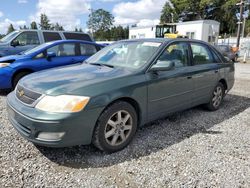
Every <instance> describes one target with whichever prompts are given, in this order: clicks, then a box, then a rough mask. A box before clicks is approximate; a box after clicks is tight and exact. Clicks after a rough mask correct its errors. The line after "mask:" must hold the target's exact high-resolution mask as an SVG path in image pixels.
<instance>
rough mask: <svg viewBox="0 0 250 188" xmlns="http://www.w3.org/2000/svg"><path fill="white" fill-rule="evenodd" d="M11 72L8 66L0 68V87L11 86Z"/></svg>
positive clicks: (7, 87) (6, 87) (8, 87)
mask: <svg viewBox="0 0 250 188" xmlns="http://www.w3.org/2000/svg"><path fill="white" fill-rule="evenodd" d="M12 72H13V71H12V70H11V69H10V68H8V67H4V68H0V89H10V88H11V87H12V74H13V73H12Z"/></svg>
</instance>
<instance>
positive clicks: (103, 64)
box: [89, 63, 114, 68]
mask: <svg viewBox="0 0 250 188" xmlns="http://www.w3.org/2000/svg"><path fill="white" fill-rule="evenodd" d="M89 64H90V65H97V66H106V67H109V68H114V66H113V65H109V64H105V63H89Z"/></svg>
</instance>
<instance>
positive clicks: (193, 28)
mask: <svg viewBox="0 0 250 188" xmlns="http://www.w3.org/2000/svg"><path fill="white" fill-rule="evenodd" d="M176 30H177V31H178V33H179V34H181V35H186V36H187V37H188V38H191V39H198V40H203V41H205V42H209V43H217V42H218V38H219V32H220V23H219V22H217V21H214V20H197V21H191V22H181V23H177V26H176Z"/></svg>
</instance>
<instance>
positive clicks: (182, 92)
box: [146, 42, 194, 120]
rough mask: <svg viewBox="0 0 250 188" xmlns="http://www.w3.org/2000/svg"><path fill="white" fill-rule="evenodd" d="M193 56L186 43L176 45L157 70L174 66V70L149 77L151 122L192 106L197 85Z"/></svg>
mask: <svg viewBox="0 0 250 188" xmlns="http://www.w3.org/2000/svg"><path fill="white" fill-rule="evenodd" d="M189 54H190V51H189V46H188V44H187V43H186V42H177V43H172V44H170V45H169V46H168V47H167V48H166V49H165V50H164V52H163V53H162V54H161V56H160V57H159V58H158V59H157V61H156V63H155V65H153V66H155V67H159V66H164V64H165V66H168V64H170V63H171V62H172V63H173V64H174V67H173V68H172V69H171V70H168V71H153V72H152V71H150V70H149V72H148V73H147V75H146V76H147V80H148V118H149V120H154V119H157V118H159V117H163V116H166V115H167V114H168V113H172V112H175V111H179V110H182V109H186V108H188V107H190V106H192V100H193V90H194V83H193V80H192V70H191V69H192V67H191V66H190V58H189V57H190V55H189Z"/></svg>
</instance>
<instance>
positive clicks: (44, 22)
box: [39, 14, 51, 30]
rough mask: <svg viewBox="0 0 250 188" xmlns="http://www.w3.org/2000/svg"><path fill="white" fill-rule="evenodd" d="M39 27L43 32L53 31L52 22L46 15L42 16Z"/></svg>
mask: <svg viewBox="0 0 250 188" xmlns="http://www.w3.org/2000/svg"><path fill="white" fill-rule="evenodd" d="M39 26H40V28H41V29H42V30H51V24H50V20H49V18H48V16H47V15H46V14H41V16H40V24H39Z"/></svg>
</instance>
